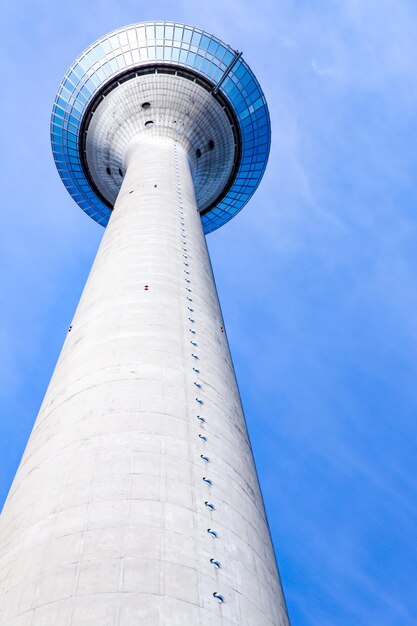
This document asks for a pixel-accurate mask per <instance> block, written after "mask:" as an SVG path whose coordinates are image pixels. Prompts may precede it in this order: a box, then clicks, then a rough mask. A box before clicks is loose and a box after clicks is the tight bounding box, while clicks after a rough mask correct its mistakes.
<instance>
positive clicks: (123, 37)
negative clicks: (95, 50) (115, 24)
mask: <svg viewBox="0 0 417 626" xmlns="http://www.w3.org/2000/svg"><path fill="white" fill-rule="evenodd" d="M119 41H120V45H121V46H127V45H128V43H129V42H128V39H127V33H126V31H125V30H122V31H120V32H119Z"/></svg>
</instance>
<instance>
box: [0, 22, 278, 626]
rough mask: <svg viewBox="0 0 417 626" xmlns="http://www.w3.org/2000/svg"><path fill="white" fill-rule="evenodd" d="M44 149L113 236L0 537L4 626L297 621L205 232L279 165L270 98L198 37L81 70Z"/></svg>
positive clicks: (159, 32)
mask: <svg viewBox="0 0 417 626" xmlns="http://www.w3.org/2000/svg"><path fill="white" fill-rule="evenodd" d="M51 140H52V146H53V152H54V157H55V161H56V165H57V168H58V170H59V173H60V175H61V177H62V180H63V182H64V184H65V186H66V187H67V189H68V191H69V192H70V194H71V195H72V196H73V198H74V199H75V200H76V202H77V203H78V204H79V205H80V206H81V208H82V209H83V210H84V211H85V212H86V213H87V214H88V215H90V216H91V217H92V218H93V219H95V220H96V221H97V222H99V223H100V224H102V225H103V226H107V224H108V226H107V228H106V230H105V233H104V236H103V240H102V242H101V245H100V248H99V251H98V253H97V257H96V260H95V262H94V264H93V267H92V270H91V273H90V276H89V278H88V281H87V283H86V286H85V289H84V292H83V294H82V297H81V300H80V303H79V306H78V308H77V311H76V314H75V316H74V319H73V321H72V322H71V326H70V328H69V332H68V336H67V338H66V341H65V343H64V347H63V349H62V352H61V355H60V357H59V360H58V363H57V366H56V368H55V371H54V374H53V376H52V379H51V382H50V385H49V387H48V390H47V393H46V395H45V399H44V402H43V404H42V406H41V409H40V412H39V415H38V418H37V420H36V423H35V426H34V429H33V432H32V434H31V437H30V439H29V442H28V445H27V448H26V450H25V453H24V455H23V458H22V461H21V464H20V466H19V469H18V472H17V474H16V477H15V479H14V482H13V485H12V487H11V490H10V493H9V496H8V499H7V501H6V504H5V507H4V510H3V513H2V518H1V526H0V592H1V597H0V602H1V604H0V626H55V625H57V626H142V625H143V626H194V625H195V626H197V625H199V626H215V625H216V626H218V625H220V624H221V625H223V626H287V625H288V617H287V612H286V608H285V601H284V597H283V594H282V589H281V585H280V581H279V575H278V571H277V567H276V562H275V557H274V551H273V547H272V544H271V539H270V535H269V530H268V525H267V520H266V516H265V511H264V507H263V502H262V496H261V493H260V489H259V485H258V480H257V476H256V470H255V466H254V462H253V457H252V452H251V447H250V442H249V438H248V434H247V431H246V425H245V419H244V416H243V412H242V407H241V402H240V397H239V393H238V388H237V384H236V380H235V374H234V370H233V365H232V361H231V357H230V353H229V348H228V343H227V338H226V333H225V328H224V322H223V318H222V314H221V310H220V306H219V302H218V297H217V292H216V288H215V284H214V280H213V275H212V270H211V265H210V259H209V255H208V251H207V246H206V241H205V236H204V235H205V234H207V233H209V232H211V231H213V230H215V229H216V228H218V227H220V226H221V225H222V224H224V223H226V222H227V221H228V220H229V219H231V218H232V217H233V215H235V213H237V212H238V211H239V210H240V209H241V208H242V207H243V206H244V204H245V203H246V202H247V201H248V199H249V198H250V196H251V195H252V194H253V192H254V190H255V189H256V187H257V185H258V183H259V181H260V179H261V177H262V175H263V172H264V169H265V166H266V161H267V157H268V151H269V143H270V124H269V116H268V110H267V105H266V101H265V98H264V96H263V94H262V91H261V89H260V87H259V84H258V82H257V80H256V78H255V77H254V75H253V73H252V72H251V70H250V69H249V67H248V65H247V64H246V63H245V61H244V60H243V58H242V55H241V54H240V53H238V52H236V51H234V50H233V49H231V48H230V47H228V46H226V45H225V44H223V43H222V42H220V41H219V40H218V39H216V38H215V37H213V36H211V35H208V34H207V33H205V32H202V31H200V30H198V29H196V28H191V27H188V26H184V25H181V24H174V23H168V22H166V23H164V22H155V23H146V24H134V25H132V26H128V27H126V28H121V29H119V30H117V31H114V32H112V33H110V34H109V35H107V36H105V37H103V38H101V39H100V40H98V41H97V42H95V43H94V44H93V45H91V46H90V47H89V48H88V49H87V50H85V51H84V52H83V53H82V54H81V56H80V57H79V58H78V59H77V60H76V61H75V63H74V64H73V65H72V66H71V68H70V69H69V70H68V72H67V74H66V75H65V77H64V79H63V81H62V83H61V85H60V87H59V89H58V93H57V96H56V99H55V103H54V107H53V113H52V121H51Z"/></svg>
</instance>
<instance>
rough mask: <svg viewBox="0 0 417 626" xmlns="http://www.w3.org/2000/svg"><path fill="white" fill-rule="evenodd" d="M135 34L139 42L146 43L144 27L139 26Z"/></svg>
mask: <svg viewBox="0 0 417 626" xmlns="http://www.w3.org/2000/svg"><path fill="white" fill-rule="evenodd" d="M136 32H137V35H138V40H139V41H146V31H145V27H144V26H141V27H140V28H138V29H136Z"/></svg>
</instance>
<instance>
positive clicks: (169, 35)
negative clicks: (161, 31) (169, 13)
mask: <svg viewBox="0 0 417 626" xmlns="http://www.w3.org/2000/svg"><path fill="white" fill-rule="evenodd" d="M173 37H174V27H173V26H165V39H173Z"/></svg>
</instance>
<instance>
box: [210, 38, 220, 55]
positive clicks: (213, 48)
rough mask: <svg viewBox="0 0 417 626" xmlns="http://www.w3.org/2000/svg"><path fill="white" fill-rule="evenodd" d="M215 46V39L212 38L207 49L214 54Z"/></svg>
mask: <svg viewBox="0 0 417 626" xmlns="http://www.w3.org/2000/svg"><path fill="white" fill-rule="evenodd" d="M217 48H218V44H217V41H214V39H212V40H211V41H210V43H209V47H208V51H209V52H211V54H216V50H217Z"/></svg>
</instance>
